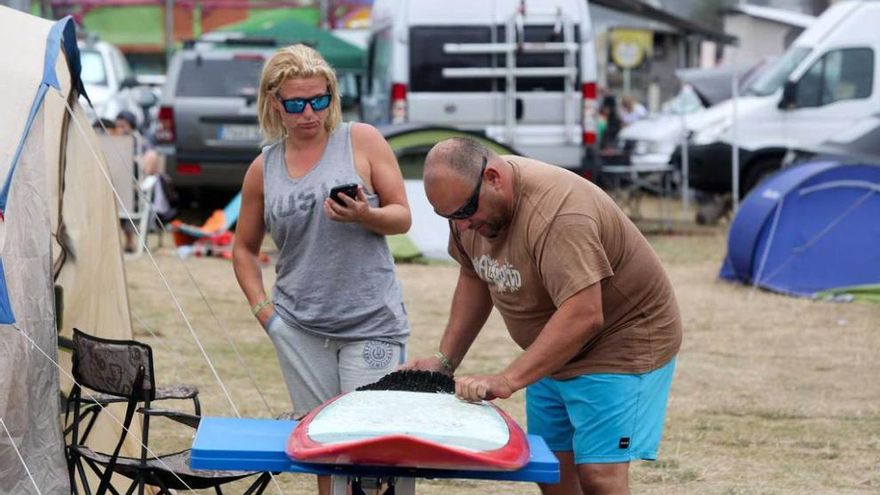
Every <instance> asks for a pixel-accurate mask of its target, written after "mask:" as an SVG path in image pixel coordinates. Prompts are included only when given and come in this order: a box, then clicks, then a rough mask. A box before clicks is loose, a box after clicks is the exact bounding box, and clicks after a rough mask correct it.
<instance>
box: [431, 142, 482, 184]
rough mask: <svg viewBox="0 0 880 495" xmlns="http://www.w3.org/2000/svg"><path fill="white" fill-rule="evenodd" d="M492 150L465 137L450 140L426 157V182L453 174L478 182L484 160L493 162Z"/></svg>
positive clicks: (435, 146) (440, 143)
mask: <svg viewBox="0 0 880 495" xmlns="http://www.w3.org/2000/svg"><path fill="white" fill-rule="evenodd" d="M493 156H495V153H493V152H492V151H491V150H489V149H488V148H486V147H485V146H483V145H482V144H480V143H479V142H477V141H475V140H473V139H469V138H463V137H454V138H449V139H447V140H445V141H441V142H439V143H437V144H436V145H434V147H433V148H431V151H429V152H428V155H427V156H426V157H425V180H431V179H434V178H437V177H440V176H444V175H446V174H447V173H448V172H453V173H455V174H457V175H458V176H459V177H461V178H464V179H466V180H468V181H469V182H470V181H475V180H478V175H479V174H480V167H481V166H482V165H483V158H484V157H485V158H486V159H487V160H491V159H492V157H493Z"/></svg>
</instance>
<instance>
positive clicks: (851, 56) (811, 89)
mask: <svg viewBox="0 0 880 495" xmlns="http://www.w3.org/2000/svg"><path fill="white" fill-rule="evenodd" d="M873 85H874V52H873V51H872V50H871V49H870V48H846V49H842V50H834V51H831V52H828V53H826V54H825V55H823V56H822V58H820V59H819V60H817V61H816V62H815V63H813V65H812V66H811V67H810V68H809V69H808V70H807V72H806V73H805V74H804V75H803V76H802V77H801V79H800V80H799V81H798V82H797V86H796V87H795V105H796V106H797V107H818V106H822V105H828V104H830V103H834V102H836V101H842V100H855V99H862V98H867V97H869V96H871V88H872V87H873Z"/></svg>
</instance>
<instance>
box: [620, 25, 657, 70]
mask: <svg viewBox="0 0 880 495" xmlns="http://www.w3.org/2000/svg"><path fill="white" fill-rule="evenodd" d="M653 47H654V33H653V32H652V31H649V30H647V29H612V30H611V59H612V60H613V61H614V63H615V64H617V65H618V66H619V67H620V68H621V69H634V68H636V67H638V66H640V65H642V62H644V60H645V57H647V56H650V55H651V52H652V49H653Z"/></svg>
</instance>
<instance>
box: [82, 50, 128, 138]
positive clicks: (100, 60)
mask: <svg viewBox="0 0 880 495" xmlns="http://www.w3.org/2000/svg"><path fill="white" fill-rule="evenodd" d="M77 45H78V47H79V52H80V62H81V64H82V72H81V77H82V81H83V86H85V89H86V94H88V96H89V100H90V101H91V102H92V105H93V107H94V108H93V107H91V106H89V105H88V104H87V103H86V101H85V98H82V104H83V108H85V110H86V115H88V116H89V119H90V120H91V121H93V122H94V121H95V120H97V119H107V120H110V121H112V120H114V119H116V116H117V115H119V112H121V111H122V110H128V111H130V112H132V113H133V114H134V115H135V116H136V117H137V121H138V125H139V126H140V125H142V124H143V122H144V112H143V108H142V106H141V105H140V103H141V101H142V98H143V95H141V94H140V93H139V91H138V90H136V89H135V88H136V87H137V86H138V85H139V83H138V81H137V79H136V78H135V74H134V72H132V70H131V67H130V66H129V65H128V61H127V60H126V59H125V55H123V54H122V52H121V51H120V50H119V48H117V47H116V46H114V45H112V44H110V43H107V42H106V41H101V40H98V39H95V38H86V39H81V40H78V42H77Z"/></svg>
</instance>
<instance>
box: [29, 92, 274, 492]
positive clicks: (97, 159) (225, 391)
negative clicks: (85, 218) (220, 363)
mask: <svg viewBox="0 0 880 495" xmlns="http://www.w3.org/2000/svg"><path fill="white" fill-rule="evenodd" d="M64 105H65V107H66V108H67V113H68V115H69V116H70V119H71V121H72V122H73V123H74V124H75V125H76V127H77V130H78V131H79V132H80V133H81V134H82V135H85V129H84V128H83V125H82V123H81V122H80V121H79V120H77V118H76V114H75V112H74V111H73V108H71V106H70V102H69V101H67V100H66V99H65V100H64ZM101 125H102V126H103V124H101ZM86 144H87V146H88V148H89V151H90V152H91V153H92V156H93V157H94V158H95V161H94V163H95V165H96V166H97V167H98V169H99V170H100V171H101V174H102V175H103V176H104V180H106V181H107V184H108V185H109V186H110V190H111V191H113V196H114V197H115V198H116V202H117V205H119V206H120V207H121V208H122V210H123V213H125V215H126V217H128V218H129V219H130V218H131V215H130V214H129V213H130V212H129V211H128V209H127V208H126V206H125V204H124V203H123V202H122V198H121V197H120V196H119V191H117V190H116V188H115V187H114V186H113V181H112V179H111V178H110V176H109V174H108V171H107V170H105V169H104V168H103V167H101V159H100V157H99V155H98V153H97V151H96V150H95V148H94V147H93V146H92V143H91V142H89V141H86ZM132 227H133V228H134V230H135V234H136V235H137V236H138V237H139V238H140V239H141V242H142V243H144V248H145V251H146V253H147V256H148V257H149V258H150V262H151V263H152V264H153V268H155V269H156V272H157V273H158V274H159V278H160V279H161V280H162V283H163V284H164V285H165V289H166V290H168V293H169V295H170V296H171V299H172V300H173V301H174V305H175V307H176V308H177V311H178V313H179V314H180V315H181V317H182V318H183V321H184V323H185V324H186V327H187V329H188V330H189V332H190V335H192V337H193V339H194V341H195V343H196V345H197V346H198V348H199V350H200V351H201V353H202V357H204V358H205V361H206V362H207V363H208V367H209V368H210V369H211V373H213V375H214V378H215V379H216V380H217V383H218V384H219V385H220V388H221V390H222V391H223V394H224V395H225V396H226V399H227V400H228V401H229V404H230V405H231V406H232V411H233V413H234V414H235V417H236V418H241V413H239V411H238V407H237V406H236V404H235V401H234V400H233V399H232V396H231V395H230V394H229V390H228V389H227V388H226V384H225V383H224V382H223V380H222V379H221V378H220V374H219V373H218V372H217V369H216V368H215V367H214V363H213V362H212V361H211V358H210V357H209V356H208V352H207V350H205V347H204V345H203V344H202V341H201V339H199V336H198V334H196V331H195V329H194V328H193V326H192V324H191V323H190V321H189V318H187V316H186V312H185V311H184V310H183V307H182V306H181V304H180V301H179V300H178V298H177V295H176V294H175V293H174V290H173V289H172V288H171V284H170V283H169V282H168V278H167V277H166V276H165V273H164V272H163V271H162V269H161V268H159V264H158V263H157V262H156V258H155V257H154V256H153V253H152V251H150V249H149V246H147V245H146V241H145V238H144V237H141V233H140V231H139V230H138V228H137V225H135V224H134V222H132ZM181 262H183V263H184V267H185V268H186V273H187V274H188V275H189V278H190V280H191V281H192V283H193V284H194V285H195V287H196V289H197V290H198V292H199V295H200V296H201V297H202V299H203V300H204V301H205V304H206V305H207V306H208V309H209V311H210V312H211V314H212V315H213V316H214V319H215V320H218V323H219V319H218V318H217V316H216V314H215V313H214V309H213V308H212V307H211V305H210V304H208V301H207V298H206V297H205V295H204V293H203V292H202V290H201V287H200V286H199V285H198V284H197V283H196V281H195V278H194V277H193V276H192V272H191V271H190V270H189V268H188V267H186V264H185V261H184V260H181ZM220 326H221V327H222V329H223V331H224V334H225V335H226V336H227V338H228V333H227V332H226V331H225V327H224V326H223V325H220ZM13 327H15V328H16V329H18V328H17V327H16V326H15V325H13ZM19 332H21V333H22V335H24V332H22V331H21V330H20V329H19ZM28 340H30V337H28ZM31 342H33V341H31ZM233 348H235V349H236V354H238V349H237V347H235V345H234V344H233ZM40 352H41V353H42V352H43V351H42V349H40ZM44 355H45V356H46V357H47V358H48V359H49V360H50V361H52V364H54V365H55V367H56V368H58V369H60V370H61V371H62V372H64V373H65V375H68V377H69V378H70V379H71V380H73V377H72V376H70V375H69V374H68V373H67V372H66V371H64V370H63V369H62V368H61V367H60V365H59V364H58V363H57V362H55V361H54V360H52V358H50V357H49V356H48V355H46V354H45V353H44ZM239 357H240V355H239ZM245 369H248V376H250V377H251V378H252V375H251V374H250V371H249V368H248V367H247V366H245ZM73 381H74V382H75V380H73ZM260 396H261V397H263V394H262V392H261V391H260ZM89 398H90V399H91V400H92V401H93V402H95V404H97V405H98V406H99V407H101V410H102V412H104V411H106V408H104V407H103V406H101V405H100V404H98V402H97V401H95V399H94V398H93V397H91V395H90V396H89ZM263 400H264V402H265V397H263ZM266 406H267V407H268V403H266ZM108 414H109V412H108ZM111 417H113V419H114V421H116V422H117V423H118V424H119V425H120V427H123V428H124V426H123V425H122V423H120V422H119V419H118V418H116V417H115V416H113V415H112V414H111ZM138 443H141V442H140V441H138ZM141 446H142V447H143V448H145V449H147V451H148V452H149V453H150V455H152V456H154V457H156V458H157V459H158V457H157V456H156V454H155V453H154V452H152V451H151V450H150V449H149V448H148V447H147V446H146V445H143V444H142V443H141ZM160 462H162V461H160ZM162 464H163V465H165V463H164V462H162ZM165 467H166V468H168V466H167V465H165ZM169 470H170V468H169ZM270 476H271V478H272V482H273V484H274V485H275V488H276V489H277V490H278V493H284V492H283V490H282V489H281V486H280V485H279V484H278V481H277V480H276V479H275V476H274V475H273V474H271V473H270ZM175 477H177V478H178V479H179V480H180V482H181V483H183V484H184V486H186V487H187V488H188V489H189V490H190V491H192V488H190V487H189V485H187V484H186V483H185V482H184V481H183V480H182V479H180V478H179V477H178V476H176V475H175Z"/></svg>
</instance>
